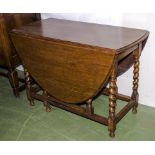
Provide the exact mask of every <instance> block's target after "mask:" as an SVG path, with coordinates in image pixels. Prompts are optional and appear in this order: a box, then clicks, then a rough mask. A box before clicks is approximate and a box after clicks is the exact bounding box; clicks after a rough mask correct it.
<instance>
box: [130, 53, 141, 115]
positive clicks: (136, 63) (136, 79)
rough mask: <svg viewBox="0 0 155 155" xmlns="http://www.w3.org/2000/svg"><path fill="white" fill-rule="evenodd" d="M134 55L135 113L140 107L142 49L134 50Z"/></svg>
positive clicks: (133, 94) (133, 96)
mask: <svg viewBox="0 0 155 155" xmlns="http://www.w3.org/2000/svg"><path fill="white" fill-rule="evenodd" d="M133 56H134V70H133V93H132V96H131V98H132V100H134V101H135V105H134V106H133V109H132V112H133V113H134V114H135V113H137V107H138V99H139V94H138V82H139V63H140V62H139V57H140V51H139V50H136V51H134V52H133Z"/></svg>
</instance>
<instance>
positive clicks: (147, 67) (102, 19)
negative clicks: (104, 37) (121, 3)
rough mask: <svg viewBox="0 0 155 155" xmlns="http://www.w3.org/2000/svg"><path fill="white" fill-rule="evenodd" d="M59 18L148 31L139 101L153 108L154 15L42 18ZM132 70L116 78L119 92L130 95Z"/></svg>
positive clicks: (69, 15)
mask: <svg viewBox="0 0 155 155" xmlns="http://www.w3.org/2000/svg"><path fill="white" fill-rule="evenodd" d="M50 17H54V18H60V19H70V20H77V21H85V22H95V23H101V24H109V25H119V26H126V27H133V28H140V29H147V30H149V31H150V37H149V39H148V42H147V44H146V46H145V48H144V50H143V53H142V56H141V64H140V80H139V94H140V98H139V101H140V103H141V104H145V105H148V106H153V107H155V102H154V101H155V92H154V90H155V69H154V67H155V57H154V55H155V54H154V52H155V50H154V49H155V14H147V13H145V14H144V13H143V14H121V13H111V14H110V13H100V14H99V13H90V14H89V13H76V14H74V13H53V14H52V13H50V14H49V13H48V14H47V13H46V14H42V18H43V19H45V18H50ZM132 72H133V70H132V68H131V69H130V70H129V71H128V72H126V73H125V74H124V75H123V76H121V77H119V78H118V81H117V84H118V88H119V92H121V93H124V94H127V95H130V94H131V91H132V88H131V85H132V76H133V74H132Z"/></svg>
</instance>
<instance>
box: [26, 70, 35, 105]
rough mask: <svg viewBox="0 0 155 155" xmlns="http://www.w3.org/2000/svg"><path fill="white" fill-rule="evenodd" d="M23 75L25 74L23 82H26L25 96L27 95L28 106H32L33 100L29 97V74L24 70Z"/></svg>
mask: <svg viewBox="0 0 155 155" xmlns="http://www.w3.org/2000/svg"><path fill="white" fill-rule="evenodd" d="M24 74H25V82H26V94H27V98H28V100H29V101H30V105H32V106H33V105H34V100H33V98H32V97H31V82H30V81H31V79H30V74H29V72H28V71H27V69H24Z"/></svg>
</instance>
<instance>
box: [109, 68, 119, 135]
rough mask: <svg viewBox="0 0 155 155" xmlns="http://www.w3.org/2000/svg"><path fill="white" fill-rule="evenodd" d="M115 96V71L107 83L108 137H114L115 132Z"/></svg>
mask: <svg viewBox="0 0 155 155" xmlns="http://www.w3.org/2000/svg"><path fill="white" fill-rule="evenodd" d="M116 95H117V85H116V71H115V69H114V70H113V71H112V75H111V78H110V83H109V117H108V130H109V136H110V137H114V136H115V130H116V120H115V108H116V100H117V98H116Z"/></svg>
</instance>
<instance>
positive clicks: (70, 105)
mask: <svg viewBox="0 0 155 155" xmlns="http://www.w3.org/2000/svg"><path fill="white" fill-rule="evenodd" d="M148 36H149V32H148V31H145V30H139V29H131V28H124V27H116V26H109V25H100V24H93V23H84V22H76V21H69V20H59V19H46V20H42V21H38V22H35V23H31V24H29V25H27V26H23V27H21V28H19V29H14V30H13V31H12V33H11V37H12V41H13V43H14V46H15V48H16V50H17V52H18V54H19V56H20V58H21V60H22V63H23V65H24V68H25V78H26V83H27V89H26V90H27V96H28V99H29V101H30V103H31V105H34V101H33V100H34V99H38V100H41V101H43V102H44V105H45V107H46V110H47V111H50V110H51V106H50V104H52V105H54V106H57V107H60V108H62V109H65V110H68V111H71V112H73V113H76V114H78V115H81V116H83V117H86V118H89V119H91V120H94V121H96V122H99V123H102V124H104V125H107V126H108V129H109V132H110V134H109V135H110V136H111V137H114V136H115V134H114V132H115V129H116V124H117V123H118V122H119V121H120V120H121V119H122V118H123V117H124V116H125V115H126V114H127V112H128V111H129V110H130V109H132V110H133V112H134V113H136V111H137V106H138V78H139V57H140V54H141V52H142V49H143V48H144V46H145V43H146V41H147V38H148ZM133 64H134V72H133V73H134V76H133V93H132V95H131V97H129V96H125V95H122V94H119V93H118V88H117V84H116V80H117V77H118V76H119V75H121V74H123V73H124V72H126V71H127V70H128V69H129V68H130V67H131V66H132V65H133ZM31 79H33V80H35V81H36V83H37V85H38V86H33V85H32V84H31ZM108 83H109V88H107V84H108ZM40 89H41V90H43V94H42V95H40V94H38V91H39V90H40ZM100 94H105V95H108V96H109V116H107V117H104V116H100V115H98V114H95V112H94V107H93V105H92V101H93V99H94V98H96V97H97V96H98V95H100ZM117 99H121V100H124V101H127V102H128V104H127V105H126V106H124V108H123V109H122V110H121V111H120V112H118V113H116V112H115V109H116V100H117Z"/></svg>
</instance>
